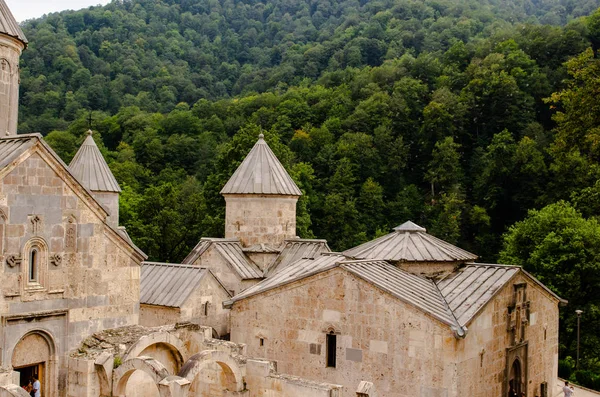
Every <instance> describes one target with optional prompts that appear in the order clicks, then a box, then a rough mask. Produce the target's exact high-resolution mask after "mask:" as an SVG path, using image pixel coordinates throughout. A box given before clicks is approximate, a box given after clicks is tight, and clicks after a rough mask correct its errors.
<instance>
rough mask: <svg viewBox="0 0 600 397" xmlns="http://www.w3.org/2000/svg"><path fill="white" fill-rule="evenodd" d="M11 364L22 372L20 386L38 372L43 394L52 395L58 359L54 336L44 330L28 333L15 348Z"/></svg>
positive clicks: (54, 388)
mask: <svg viewBox="0 0 600 397" xmlns="http://www.w3.org/2000/svg"><path fill="white" fill-rule="evenodd" d="M11 365H12V367H13V369H14V370H15V371H17V372H19V373H20V374H21V378H22V379H21V382H20V383H22V384H20V385H19V386H23V384H26V382H27V378H28V377H29V376H30V375H33V374H36V375H37V376H38V377H39V380H40V383H41V386H42V389H41V391H42V395H43V396H48V395H52V391H53V390H56V380H57V375H58V373H57V369H58V367H57V360H56V348H55V343H54V339H53V338H52V336H51V335H50V334H49V333H47V332H45V331H42V330H35V331H31V332H28V333H26V334H25V335H23V337H22V338H21V339H20V340H19V342H18V343H17V344H16V345H15V348H14V349H13V353H12V358H11Z"/></svg>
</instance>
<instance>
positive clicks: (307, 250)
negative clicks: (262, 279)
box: [265, 238, 331, 276]
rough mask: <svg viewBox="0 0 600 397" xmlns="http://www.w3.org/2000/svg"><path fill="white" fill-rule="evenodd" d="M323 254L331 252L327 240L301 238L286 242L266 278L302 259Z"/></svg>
mask: <svg viewBox="0 0 600 397" xmlns="http://www.w3.org/2000/svg"><path fill="white" fill-rule="evenodd" d="M323 252H331V249H330V248H329V246H328V245H327V240H316V239H300V238H296V239H289V240H285V242H284V244H283V249H282V250H281V253H280V254H279V255H278V256H277V258H275V261H273V263H272V264H271V265H270V266H269V267H268V268H267V269H266V270H265V276H270V275H273V274H275V273H277V272H279V271H280V270H282V269H285V268H286V267H288V266H289V265H290V264H292V263H294V262H296V261H298V260H300V259H314V258H316V257H318V256H320V255H321V253H323Z"/></svg>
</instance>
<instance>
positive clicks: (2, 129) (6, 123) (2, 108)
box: [0, 34, 24, 138]
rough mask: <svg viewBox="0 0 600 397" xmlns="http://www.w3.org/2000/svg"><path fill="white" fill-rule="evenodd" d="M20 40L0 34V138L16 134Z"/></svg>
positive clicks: (21, 45) (22, 46) (21, 44)
mask: <svg viewBox="0 0 600 397" xmlns="http://www.w3.org/2000/svg"><path fill="white" fill-rule="evenodd" d="M23 48H24V45H23V43H22V42H21V41H19V40H17V39H14V38H12V37H9V36H6V35H3V34H0V138H1V137H5V136H7V135H16V134H17V118H18V115H19V74H20V73H19V58H20V57H21V51H23Z"/></svg>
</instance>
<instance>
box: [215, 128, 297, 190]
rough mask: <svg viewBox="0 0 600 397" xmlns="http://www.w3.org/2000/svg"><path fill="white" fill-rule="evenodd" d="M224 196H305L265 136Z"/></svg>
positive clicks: (262, 136) (227, 186)
mask: <svg viewBox="0 0 600 397" xmlns="http://www.w3.org/2000/svg"><path fill="white" fill-rule="evenodd" d="M221 194H277V195H286V196H301V195H302V192H301V191H300V189H299V188H298V186H297V185H296V183H294V181H293V180H292V177H291V176H290V175H289V174H288V173H287V171H286V170H285V168H283V165H281V163H280V162H279V160H278V159H277V157H276V156H275V153H273V151H272V150H271V148H270V147H269V145H267V142H265V140H264V135H263V134H260V135H259V136H258V142H256V144H255V145H254V147H253V148H252V150H250V153H248V155H247V156H246V158H245V159H244V161H243V162H242V164H240V166H239V167H238V169H237V170H235V172H234V173H233V175H232V176H231V178H229V181H228V182H227V183H226V184H225V186H224V187H223V189H222V190H221Z"/></svg>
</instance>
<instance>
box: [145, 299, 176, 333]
mask: <svg viewBox="0 0 600 397" xmlns="http://www.w3.org/2000/svg"><path fill="white" fill-rule="evenodd" d="M180 318H181V311H180V309H179V308H178V307H167V306H157V305H145V304H143V303H142V304H140V325H142V326H144V327H160V326H161V325H167V324H175V323H176V322H179V321H180V320H179V319H180Z"/></svg>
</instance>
